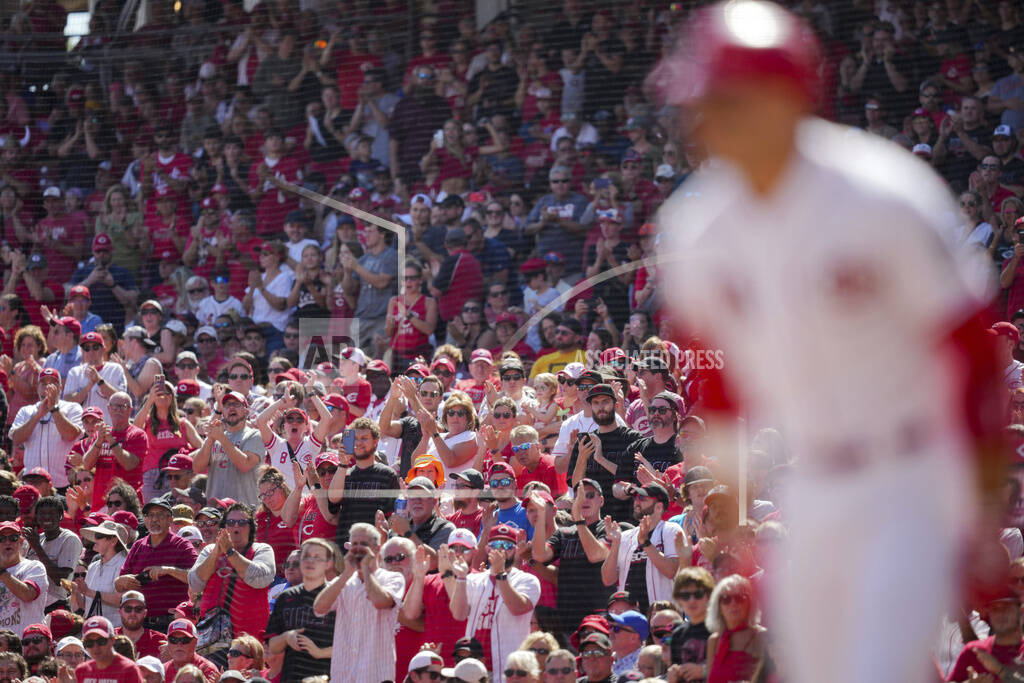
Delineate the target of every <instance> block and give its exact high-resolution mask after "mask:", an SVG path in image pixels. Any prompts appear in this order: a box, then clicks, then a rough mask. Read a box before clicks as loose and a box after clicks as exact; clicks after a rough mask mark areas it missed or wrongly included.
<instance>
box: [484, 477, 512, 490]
mask: <svg viewBox="0 0 1024 683" xmlns="http://www.w3.org/2000/svg"><path fill="white" fill-rule="evenodd" d="M487 484H488V485H489V486H490V487H491V488H492V489H495V488H498V487H504V486H511V485H512V477H502V478H501V479H491V480H490V481H489V482H487Z"/></svg>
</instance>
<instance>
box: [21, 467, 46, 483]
mask: <svg viewBox="0 0 1024 683" xmlns="http://www.w3.org/2000/svg"><path fill="white" fill-rule="evenodd" d="M28 477H42V478H43V479H45V480H46V481H48V482H51V483H52V482H53V478H52V477H51V476H50V473H49V472H47V471H46V470H44V469H43V468H42V467H33V468H32V469H30V470H29V471H28V472H23V473H22V475H21V480H22V481H24V480H25V479H27V478H28Z"/></svg>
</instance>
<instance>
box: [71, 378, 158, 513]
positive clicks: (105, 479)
mask: <svg viewBox="0 0 1024 683" xmlns="http://www.w3.org/2000/svg"><path fill="white" fill-rule="evenodd" d="M107 411H108V412H109V414H110V424H109V425H107V424H106V423H104V424H101V425H100V426H99V433H98V437H97V439H96V441H94V442H93V444H92V446H90V447H89V450H88V451H86V453H85V457H83V458H82V467H84V468H85V469H86V470H91V469H93V468H94V467H95V468H96V478H95V480H94V481H93V490H92V509H93V510H99V509H100V508H102V507H103V506H104V504H105V503H106V500H107V499H106V495H107V489H109V488H110V483H111V482H112V481H113V480H114V479H115V478H119V479H124V480H125V481H126V482H128V483H129V484H130V485H131V487H132V488H134V489H136V490H137V489H139V488H141V487H142V470H141V468H140V467H139V465H140V464H141V463H142V459H143V458H144V457H145V456H146V451H148V450H149V437H148V436H146V432H144V431H143V430H141V429H139V428H138V427H136V426H135V425H133V424H132V423H131V417H132V397H131V396H129V395H128V394H127V393H125V392H123V391H119V392H117V393H115V394H113V395H112V396H111V397H110V400H109V401H108V402H107Z"/></svg>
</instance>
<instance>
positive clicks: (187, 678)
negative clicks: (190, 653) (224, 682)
mask: <svg viewBox="0 0 1024 683" xmlns="http://www.w3.org/2000/svg"><path fill="white" fill-rule="evenodd" d="M174 683H216V681H210V680H208V679H207V678H206V676H204V675H203V672H202V671H200V670H199V667H198V666H195V665H193V664H186V665H185V666H183V667H181V668H180V669H179V670H178V673H177V675H175V677H174Z"/></svg>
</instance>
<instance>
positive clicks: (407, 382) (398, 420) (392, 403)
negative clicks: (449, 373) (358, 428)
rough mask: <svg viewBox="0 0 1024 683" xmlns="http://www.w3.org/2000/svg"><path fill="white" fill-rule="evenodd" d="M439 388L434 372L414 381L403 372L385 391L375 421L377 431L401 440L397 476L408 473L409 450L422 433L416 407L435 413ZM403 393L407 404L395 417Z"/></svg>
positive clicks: (410, 452)
mask: <svg viewBox="0 0 1024 683" xmlns="http://www.w3.org/2000/svg"><path fill="white" fill-rule="evenodd" d="M394 389H397V391H395V390H394ZM442 391H443V389H442V386H441V380H439V379H438V378H437V377H435V376H434V375H428V376H427V377H425V378H423V380H422V381H421V382H420V383H419V384H418V385H417V384H416V382H414V381H413V380H412V379H410V378H409V377H405V376H402V377H396V378H395V381H394V383H393V384H392V391H390V392H389V393H388V398H387V401H385V402H384V408H383V410H381V414H380V418H379V420H378V424H379V425H380V431H381V434H383V435H384V436H386V437H390V438H393V439H397V440H398V441H399V442H400V443H401V447H400V449H399V453H398V474H399V476H401V477H405V476H406V475H407V474H409V470H410V469H411V468H412V452H413V451H414V450H415V449H416V444H418V443H419V442H420V439H421V438H422V436H423V431H422V427H421V426H420V422H419V420H417V419H416V414H417V413H418V412H419V411H420V410H426V411H427V412H428V413H430V414H431V415H437V407H438V406H439V405H440V404H441V394H442ZM403 397H404V398H405V401H406V404H407V405H408V411H407V413H406V415H405V416H404V417H398V416H399V415H401V411H402V407H403V406H402V398H403Z"/></svg>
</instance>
